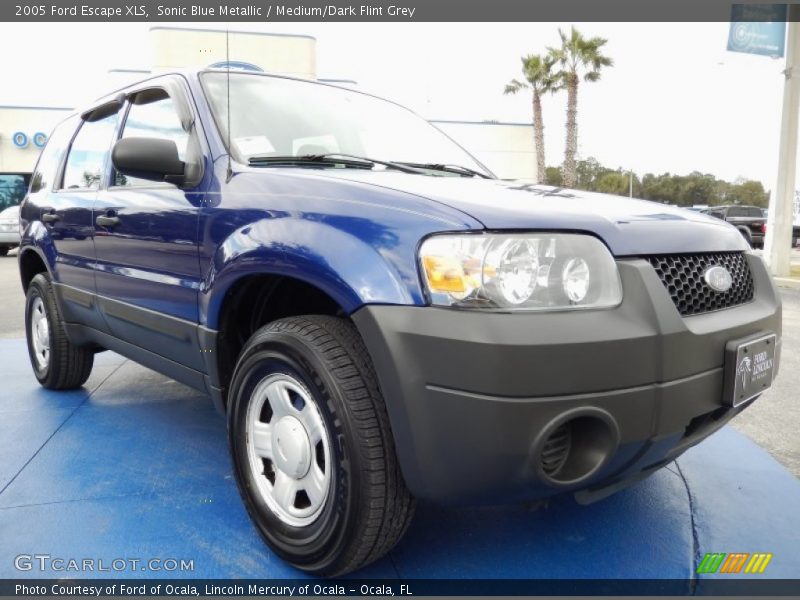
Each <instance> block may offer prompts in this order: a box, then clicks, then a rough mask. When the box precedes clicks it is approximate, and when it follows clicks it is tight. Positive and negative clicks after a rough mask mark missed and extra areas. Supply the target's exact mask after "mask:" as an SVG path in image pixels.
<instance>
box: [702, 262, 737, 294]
mask: <svg viewBox="0 0 800 600" xmlns="http://www.w3.org/2000/svg"><path fill="white" fill-rule="evenodd" d="M703 279H705V281H706V283H707V284H708V287H710V288H711V289H712V290H714V291H715V292H727V291H728V290H729V289H731V286H732V285H733V278H732V277H731V274H730V272H729V271H728V269H726V268H725V267H720V266H719V265H715V266H713V267H708V268H707V269H706V271H705V273H703Z"/></svg>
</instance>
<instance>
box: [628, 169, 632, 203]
mask: <svg viewBox="0 0 800 600" xmlns="http://www.w3.org/2000/svg"><path fill="white" fill-rule="evenodd" d="M628 173H629V174H630V181H629V184H628V196H629V197H631V198H633V169H631V170H630V171H628Z"/></svg>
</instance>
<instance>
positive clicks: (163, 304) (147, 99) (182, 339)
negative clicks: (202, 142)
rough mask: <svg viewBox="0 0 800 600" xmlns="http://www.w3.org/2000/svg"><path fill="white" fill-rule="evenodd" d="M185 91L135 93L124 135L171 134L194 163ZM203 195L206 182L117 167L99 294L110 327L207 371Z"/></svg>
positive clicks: (98, 216)
mask: <svg viewBox="0 0 800 600" xmlns="http://www.w3.org/2000/svg"><path fill="white" fill-rule="evenodd" d="M156 81H158V80H156ZM184 93H185V91H184V90H183V88H182V87H181V86H179V85H175V84H174V81H172V82H165V85H164V86H163V87H162V86H159V85H158V84H157V83H153V82H150V83H148V87H147V88H145V89H142V90H139V91H133V92H131V93H129V94H128V105H127V111H126V116H125V119H124V123H123V125H122V128H121V132H120V137H151V138H163V139H168V140H172V141H174V142H175V143H176V145H177V146H178V152H179V154H180V156H181V159H182V160H184V161H185V162H189V161H190V159H189V158H188V155H190V154H194V155H195V156H193V157H192V160H193V161H195V162H196V161H197V160H198V157H197V154H198V148H199V139H198V136H197V128H196V127H195V125H194V121H193V118H192V117H191V115H189V116H187V114H186V111H187V110H191V108H190V105H189V103H188V97H186V96H180V94H184ZM200 157H202V153H200ZM202 200H203V187H202V184H197V185H189V186H187V187H184V188H181V187H178V186H176V185H174V184H171V183H163V182H153V181H147V180H143V179H137V178H134V177H129V176H126V175H124V174H122V173H118V172H116V171H115V170H114V169H113V166H112V167H111V180H110V185H109V186H108V189H106V190H104V191H102V192H100V194H99V195H98V197H97V201H96V203H95V207H94V233H95V249H96V253H97V271H96V273H97V275H96V277H97V293H98V296H99V303H100V307H101V310H102V312H103V314H104V315H105V318H106V321H107V323H108V324H109V327H110V329H111V333H112V334H113V335H115V336H116V337H118V338H120V339H122V340H124V341H126V342H128V343H132V344H135V345H136V346H139V347H141V348H145V349H147V350H150V351H151V352H154V353H156V354H158V355H160V356H162V357H165V358H168V359H170V360H173V361H175V362H178V363H180V364H182V365H184V366H187V367H190V368H193V369H196V370H198V371H202V370H204V362H203V360H202V357H201V354H200V352H199V351H198V341H197V323H198V308H197V301H198V291H199V287H200V263H199V258H198V220H199V211H200V207H201V203H202Z"/></svg>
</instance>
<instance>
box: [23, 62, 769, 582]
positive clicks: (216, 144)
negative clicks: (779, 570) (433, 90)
mask: <svg viewBox="0 0 800 600" xmlns="http://www.w3.org/2000/svg"><path fill="white" fill-rule="evenodd" d="M21 225H22V227H23V237H22V247H21V251H20V258H19V265H20V273H21V277H22V284H23V287H24V289H25V292H26V294H27V305H26V325H27V334H28V347H29V352H30V358H31V363H32V365H33V370H34V373H35V375H36V377H37V379H38V380H39V382H40V383H41V384H42V385H43V386H45V387H47V388H50V389H68V388H74V387H77V386H80V385H81V384H83V382H84V381H86V378H87V377H88V376H89V372H90V371H91V369H92V361H93V357H94V354H95V353H97V352H100V351H103V350H112V351H115V352H118V353H120V354H122V355H124V356H127V357H129V358H131V359H133V360H135V361H138V362H140V363H141V364H143V365H146V366H148V367H150V368H152V369H155V370H157V371H160V372H162V373H164V374H166V375H168V376H170V377H172V378H174V379H176V380H178V381H181V382H183V383H185V384H187V385H189V386H193V387H195V388H197V389H199V390H203V391H205V392H207V393H208V394H209V395H210V396H211V398H212V399H213V401H214V402H215V404H216V405H217V407H218V408H219V410H220V411H222V412H223V413H224V414H225V415H227V419H228V429H229V435H230V449H231V454H232V457H233V464H234V467H235V473H236V478H237V481H238V485H239V488H240V491H241V495H242V498H243V500H244V503H245V504H246V506H247V510H248V511H249V513H250V516H251V517H252V520H253V522H254V523H255V526H256V527H257V528H258V531H259V532H260V534H261V535H262V536H263V538H264V540H265V541H266V542H267V544H268V545H269V546H270V548H272V549H273V550H274V551H275V552H276V553H277V554H278V555H280V556H281V557H283V558H284V559H285V560H287V561H289V562H290V563H292V564H293V565H296V566H297V567H299V568H301V569H304V570H307V571H309V572H313V573H320V574H327V575H331V574H341V573H346V572H349V571H352V570H354V569H357V568H359V567H361V566H362V565H364V564H366V563H368V562H370V561H372V560H375V559H376V558H378V557H380V556H381V555H383V554H384V553H386V552H387V551H388V550H389V549H390V548H392V546H393V545H394V544H395V543H396V542H397V540H398V539H399V538H400V537H401V536H402V535H403V532H404V531H405V529H406V527H407V526H408V524H409V521H410V520H411V517H412V514H413V510H414V498H420V499H426V500H432V501H436V502H441V503H452V504H467V503H471V504H484V503H485V504H488V503H498V502H523V501H530V500H535V499H539V498H544V497H548V496H552V495H555V494H562V493H573V494H575V495H576V496H577V498H578V499H579V500H580V501H582V502H590V501H592V500H595V499H598V498H601V497H604V496H605V495H607V494H609V493H611V492H613V491H615V490H617V489H620V488H622V487H623V486H625V485H628V484H630V483H631V482H633V481H635V480H637V479H640V478H642V477H644V476H646V475H648V474H649V473H651V472H653V471H654V470H656V469H658V468H660V467H661V466H663V465H665V464H667V463H669V462H670V461H672V460H673V459H674V458H675V457H677V456H678V455H680V454H681V453H682V452H683V451H685V450H686V449H687V448H689V447H690V446H692V445H694V444H696V443H698V442H699V441H700V440H702V439H704V438H705V437H706V436H708V435H709V434H711V433H712V432H714V431H715V430H717V429H719V428H720V427H722V426H723V425H724V424H725V423H726V422H727V421H728V420H730V419H731V418H732V417H733V416H734V415H736V414H737V413H738V412H740V411H741V410H743V409H744V408H745V407H747V406H748V405H750V404H751V403H752V402H753V401H754V399H755V398H757V397H758V395H759V394H761V393H762V392H763V391H764V390H766V389H767V388H768V387H769V386H770V384H771V383H772V379H773V377H774V375H775V372H776V370H777V364H778V359H779V350H780V329H781V317H780V314H781V313H780V302H779V298H778V296H777V294H776V291H775V288H774V286H773V284H772V282H771V279H770V277H769V275H768V273H767V271H766V269H765V267H764V265H763V263H762V261H761V259H760V258H758V257H757V256H755V255H753V254H752V253H751V252H750V248H749V247H748V245H747V243H746V242H745V241H744V240H743V239H742V236H741V235H740V234H739V232H738V231H737V230H736V229H735V228H734V227H732V226H730V225H729V224H727V223H724V222H722V221H720V220H718V219H714V218H712V217H708V216H705V215H700V214H695V213H692V212H689V211H684V210H682V209H678V208H672V207H668V206H663V205H659V204H654V203H649V202H643V201H637V200H630V199H627V198H620V197H613V196H604V195H599V194H589V193H584V192H578V191H571V190H565V189H556V188H552V187H546V186H539V185H529V184H524V183H520V182H506V181H500V180H498V179H496V178H494V177H493V176H492V174H491V173H490V172H489V171H488V170H487V169H486V168H485V167H484V166H483V165H481V164H480V163H479V162H478V161H477V160H475V159H474V158H473V157H472V156H470V155H469V154H468V153H467V152H465V151H464V150H463V149H462V148H460V147H459V146H458V145H456V144H455V143H454V142H453V141H452V140H450V139H449V138H448V137H446V136H445V135H444V134H442V133H441V132H440V131H439V130H437V129H436V128H434V127H433V126H432V125H430V124H429V123H427V122H426V121H424V120H423V119H421V118H419V117H418V116H416V115H415V114H413V113H411V112H409V111H408V110H406V109H404V108H402V107H400V106H397V105H395V104H393V103H391V102H387V101H384V100H381V99H378V98H375V97H372V96H369V95H366V94H363V93H358V92H355V91H352V90H346V89H340V88H337V87H332V86H328V85H323V84H318V83H314V82H308V81H300V80H295V79H290V78H283V77H273V76H266V75H262V74H254V73H239V72H237V73H226V72H221V71H214V70H205V71H200V72H191V73H176V74H169V75H161V76H158V77H154V78H152V79H148V80H146V81H142V82H140V83H138V84H135V85H132V86H130V87H128V88H125V89H123V90H121V91H118V92H115V93H113V94H111V95H110V96H108V97H106V98H103V99H102V100H99V101H98V102H97V103H95V104H94V105H93V106H90V107H88V108H87V109H86V110H85V111H84V112H82V113H81V114H76V115H74V116H72V117H70V118H68V119H67V120H66V121H64V122H63V123H61V124H60V125H59V126H58V127H57V129H56V130H55V132H54V133H53V135H52V137H51V138H50V141H49V142H48V144H47V147H46V149H45V150H44V152H43V154H42V157H41V159H40V160H39V163H38V166H37V167H36V171H35V173H34V175H33V178H32V182H31V186H30V191H29V193H28V195H27V198H26V200H25V202H24V204H23V206H22V209H21ZM98 435H102V434H98Z"/></svg>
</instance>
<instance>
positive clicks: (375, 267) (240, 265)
mask: <svg viewBox="0 0 800 600" xmlns="http://www.w3.org/2000/svg"><path fill="white" fill-rule="evenodd" d="M406 245H407V244H406ZM401 246H402V245H401ZM414 252H415V249H413V248H412V249H411V256H412V259H411V261H410V262H409V260H408V259H409V257H408V248H401V247H399V246H398V243H397V240H395V239H393V238H392V237H391V236H386V239H384V240H382V241H381V239H380V236H378V237H377V239H376V238H375V237H373V238H372V239H371V243H367V242H365V241H364V240H362V239H361V238H359V237H357V236H356V235H353V234H352V233H350V232H348V231H345V230H343V229H341V228H338V227H336V226H335V225H333V224H331V223H329V222H324V221H315V220H310V219H299V218H293V217H292V216H290V215H286V214H283V215H274V216H271V217H267V218H263V219H260V220H258V221H256V222H254V223H251V224H248V225H246V226H244V227H240V228H238V229H236V230H235V231H234V232H233V233H231V234H230V235H229V236H228V237H227V238H226V239H225V240H224V241H222V243H221V244H220V245H219V246H218V247H217V249H216V252H215V253H214V256H213V259H212V261H211V265H210V268H209V271H208V273H207V275H206V277H205V278H204V281H203V286H202V289H201V295H200V320H201V323H203V324H205V325H206V326H207V327H209V328H211V329H217V328H218V327H219V314H220V309H221V307H222V303H223V300H224V298H225V296H226V294H227V292H228V290H229V289H230V288H231V286H233V285H234V283H236V281H238V280H239V279H241V278H242V277H246V276H248V275H256V274H274V275H283V276H287V277H292V278H295V279H299V280H301V281H304V282H306V283H308V284H310V285H313V286H315V287H317V288H318V289H320V290H322V291H323V292H325V293H326V294H328V295H329V296H330V297H331V298H333V299H334V300H335V301H336V302H337V303H338V304H339V306H341V307H342V309H343V310H344V311H345V312H346V313H348V314H350V313H352V312H353V311H355V310H357V309H358V308H359V307H361V306H363V305H364V304H406V305H407V304H420V303H422V301H423V296H422V290H421V289H420V284H419V279H418V277H417V271H416V265H415V264H414V260H413V253H414Z"/></svg>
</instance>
